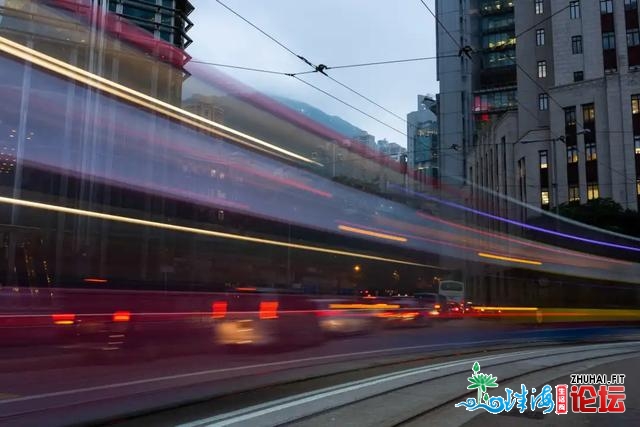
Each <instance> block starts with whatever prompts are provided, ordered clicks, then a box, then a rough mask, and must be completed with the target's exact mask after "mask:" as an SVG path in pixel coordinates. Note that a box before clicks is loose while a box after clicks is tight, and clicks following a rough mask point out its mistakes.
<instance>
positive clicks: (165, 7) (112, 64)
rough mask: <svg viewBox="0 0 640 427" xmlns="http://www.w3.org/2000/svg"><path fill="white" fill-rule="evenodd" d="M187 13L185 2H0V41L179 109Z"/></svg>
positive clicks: (183, 74)
mask: <svg viewBox="0 0 640 427" xmlns="http://www.w3.org/2000/svg"><path fill="white" fill-rule="evenodd" d="M192 11H193V6H192V5H191V3H190V2H189V1H186V0H148V1H129V0H127V1H123V0H76V1H50V2H38V1H33V0H27V1H21V2H0V36H3V37H6V38H8V39H10V40H13V41H15V42H18V43H21V44H24V45H27V46H29V47H31V48H33V49H35V50H38V51H41V52H43V53H45V54H47V55H51V56H53V57H55V58H57V59H60V60H62V61H64V62H67V63H69V64H71V65H74V66H76V67H79V68H82V69H85V70H87V71H89V72H91V73H94V74H97V75H100V76H103V77H105V78H108V79H109V80H113V81H116V82H118V83H122V84H124V85H126V86H128V87H131V88H132V89H135V90H137V91H140V92H143V93H145V94H147V95H150V96H153V97H155V98H158V99H161V100H164V101H167V102H170V103H172V104H174V105H180V103H181V98H182V85H183V82H184V80H185V79H186V78H187V77H188V73H186V72H185V71H184V70H183V68H182V67H183V66H184V64H186V62H187V61H188V60H189V56H188V55H187V54H186V53H185V52H184V48H186V47H187V46H188V45H189V44H190V43H191V39H190V38H189V37H188V36H187V34H186V33H187V31H188V30H189V29H190V28H191V26H192V24H191V22H190V21H189V19H188V15H189V14H190V13H191V12H192ZM148 35H151V37H148Z"/></svg>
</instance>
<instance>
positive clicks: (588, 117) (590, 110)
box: [582, 104, 596, 123]
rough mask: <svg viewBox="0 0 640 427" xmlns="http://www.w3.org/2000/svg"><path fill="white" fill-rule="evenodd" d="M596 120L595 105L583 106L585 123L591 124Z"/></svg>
mask: <svg viewBox="0 0 640 427" xmlns="http://www.w3.org/2000/svg"><path fill="white" fill-rule="evenodd" d="M595 119H596V109H595V108H594V107H593V104H585V105H583V106H582V120H583V121H584V123H590V122H593V121H595Z"/></svg>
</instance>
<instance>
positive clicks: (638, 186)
mask: <svg viewBox="0 0 640 427" xmlns="http://www.w3.org/2000/svg"><path fill="white" fill-rule="evenodd" d="M636 194H637V195H638V196H640V179H636Z"/></svg>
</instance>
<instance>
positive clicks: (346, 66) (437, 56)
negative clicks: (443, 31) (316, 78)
mask: <svg viewBox="0 0 640 427" xmlns="http://www.w3.org/2000/svg"><path fill="white" fill-rule="evenodd" d="M457 56H458V55H457V54H447V55H436V56H425V57H421V58H408V59H393V60H389V61H376V62H363V63H360V64H348V65H334V66H333V67H331V66H325V67H324V68H323V70H340V69H345V68H357V67H370V66H374V65H387V64H400V63H404V62H417V61H427V60H432V59H436V60H437V59H442V58H453V57H457ZM317 72H319V70H317V69H316V70H313V71H303V72H301V73H293V74H295V75H300V74H311V73H317Z"/></svg>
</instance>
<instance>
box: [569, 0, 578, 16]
mask: <svg viewBox="0 0 640 427" xmlns="http://www.w3.org/2000/svg"><path fill="white" fill-rule="evenodd" d="M569 18H570V19H579V18H580V1H578V0H575V1H570V2H569Z"/></svg>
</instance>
